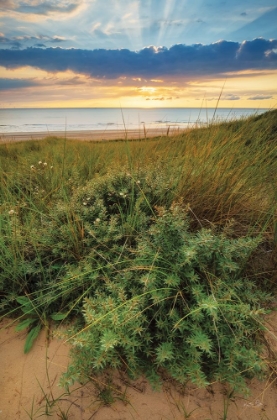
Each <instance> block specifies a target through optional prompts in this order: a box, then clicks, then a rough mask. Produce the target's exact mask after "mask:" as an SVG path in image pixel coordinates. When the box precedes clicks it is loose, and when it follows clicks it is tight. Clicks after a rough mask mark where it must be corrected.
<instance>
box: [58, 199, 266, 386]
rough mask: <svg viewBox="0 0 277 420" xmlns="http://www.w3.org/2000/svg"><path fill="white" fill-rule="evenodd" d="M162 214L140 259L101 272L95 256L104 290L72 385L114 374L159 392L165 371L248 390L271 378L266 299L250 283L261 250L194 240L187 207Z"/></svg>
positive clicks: (91, 301)
mask: <svg viewBox="0 0 277 420" xmlns="http://www.w3.org/2000/svg"><path fill="white" fill-rule="evenodd" d="M156 212H157V214H156V218H155V221H153V223H152V224H151V225H150V226H149V227H148V228H147V229H145V230H144V231H143V232H142V233H141V234H140V235H139V237H138V240H137V246H136V250H135V257H133V258H129V259H126V258H124V259H123V260H122V261H121V264H119V262H120V257H119V256H118V258H117V259H116V260H114V259H113V261H107V263H106V265H105V264H103V260H102V269H101V272H100V271H98V272H96V271H95V270H94V269H93V267H95V256H93V257H92V259H91V261H90V256H89V255H88V256H87V260H86V262H87V264H89V262H91V272H92V273H93V276H94V281H93V284H94V286H93V288H92V289H91V292H90V297H87V298H86V299H85V304H84V310H83V312H84V318H85V322H86V324H85V327H84V328H83V329H82V330H81V331H76V332H73V331H72V332H71V335H72V337H71V340H70V342H71V343H72V345H73V350H72V357H73V360H72V364H71V366H70V367H69V369H68V372H67V373H66V374H65V375H64V378H63V381H62V382H63V384H67V385H68V384H70V383H71V382H72V381H74V380H80V381H83V380H85V379H87V378H88V377H90V376H91V375H93V374H95V373H99V372H101V371H103V369H105V368H109V367H112V368H123V369H125V370H126V371H127V372H128V373H129V374H130V375H131V376H134V377H135V376H137V375H140V374H142V373H144V374H146V376H147V377H148V379H149V380H150V381H152V383H153V384H155V383H157V381H158V380H159V376H160V374H161V372H162V371H164V370H165V371H166V372H167V373H168V374H169V375H171V376H172V377H173V378H174V379H176V380H178V381H179V382H181V383H185V382H187V381H188V380H191V381H192V382H194V383H195V384H197V385H198V386H205V385H207V384H208V383H210V382H211V381H214V380H220V381H226V382H229V383H230V384H232V385H233V386H234V387H236V388H238V389H243V387H244V379H243V378H245V377H252V376H253V375H258V376H259V375H261V374H262V373H263V370H264V363H263V360H262V359H261V357H260V345H259V344H260V342H261V341H260V336H259V331H261V323H260V318H261V315H262V314H263V313H264V310H263V309H261V308H260V302H261V301H262V300H263V298H264V299H265V298H266V296H265V295H264V296H263V295H262V294H261V291H260V290H258V289H257V288H256V287H255V284H254V283H253V280H251V281H250V280H249V279H247V277H246V276H245V275H244V268H245V264H246V262H247V260H248V258H249V256H250V254H251V253H252V252H253V250H254V249H255V248H256V247H257V245H258V243H259V240H258V239H255V238H250V237H246V238H239V239H232V238H228V237H227V236H226V234H225V233H224V232H221V233H217V232H213V231H212V230H207V229H201V230H200V231H199V232H197V233H194V232H190V231H189V221H188V218H187V216H186V215H185V212H184V209H182V208H181V207H179V206H177V205H173V206H172V207H171V208H170V209H165V208H164V207H160V208H157V209H156ZM110 222H112V218H111V219H110ZM99 223H100V222H99ZM106 228H107V226H106Z"/></svg>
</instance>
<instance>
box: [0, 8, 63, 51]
mask: <svg viewBox="0 0 277 420" xmlns="http://www.w3.org/2000/svg"><path fill="white" fill-rule="evenodd" d="M0 1H1V0H0ZM38 41H39V42H38ZM40 41H43V42H44V43H61V42H65V41H66V39H65V38H64V37H61V36H58V35H54V36H53V37H50V36H48V35H37V36H31V35H18V36H13V37H11V38H7V37H6V36H5V35H4V34H3V33H0V44H3V45H6V46H8V47H12V48H13V49H20V48H24V46H25V47H26V46H34V47H39V48H44V47H46V45H45V44H43V43H42V42H40ZM34 42H35V43H34Z"/></svg>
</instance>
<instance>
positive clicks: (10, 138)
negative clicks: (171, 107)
mask: <svg viewBox="0 0 277 420" xmlns="http://www.w3.org/2000/svg"><path fill="white" fill-rule="evenodd" d="M182 131H183V130H182ZM180 132H181V131H179V129H178V128H175V127H166V128H150V129H147V130H145V131H144V130H127V131H124V130H89V131H88V130H87V131H66V132H65V131H48V132H47V131H42V132H37V133H32V132H26V133H23V132H21V133H20V132H18V133H17V132H14V133H0V143H9V142H16V141H28V140H42V139H45V138H47V137H58V138H67V139H70V140H83V141H102V140H103V141H105V140H106V141H107V140H119V139H129V140H130V139H144V138H149V137H159V136H172V135H176V134H179V133H180Z"/></svg>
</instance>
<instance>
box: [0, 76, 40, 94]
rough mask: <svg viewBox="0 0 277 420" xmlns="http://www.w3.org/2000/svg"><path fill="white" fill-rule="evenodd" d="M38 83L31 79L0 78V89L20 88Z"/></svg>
mask: <svg viewBox="0 0 277 420" xmlns="http://www.w3.org/2000/svg"><path fill="white" fill-rule="evenodd" d="M37 85H38V83H36V82H34V81H33V80H31V79H29V80H28V79H27V80H26V79H4V78H3V79H0V91H3V90H10V89H20V88H25V87H31V86H37Z"/></svg>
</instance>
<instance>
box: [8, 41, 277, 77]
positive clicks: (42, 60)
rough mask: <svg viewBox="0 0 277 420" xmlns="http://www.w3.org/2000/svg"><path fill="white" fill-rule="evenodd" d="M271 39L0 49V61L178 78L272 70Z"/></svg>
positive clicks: (275, 44)
mask: <svg viewBox="0 0 277 420" xmlns="http://www.w3.org/2000/svg"><path fill="white" fill-rule="evenodd" d="M276 48H277V40H266V39H262V38H257V39H254V40H253V41H244V42H242V43H238V42H230V41H219V42H216V43H214V44H210V45H203V44H195V45H191V46H187V45H184V44H176V45H173V46H172V47H171V48H165V47H159V48H156V47H153V46H150V47H147V48H143V49H142V50H140V51H130V50H128V49H120V50H106V49H98V50H81V49H63V48H60V47H57V48H46V49H41V48H26V49H24V50H17V51H12V50H7V49H6V50H3V49H2V50H0V62H1V65H2V66H4V67H6V68H8V69H13V68H19V67H22V66H26V65H29V66H33V67H36V68H40V69H43V70H46V71H49V72H58V71H66V70H71V71H73V72H75V73H81V74H85V75H88V76H91V77H94V78H99V79H115V78H118V77H120V76H126V77H142V78H155V77H166V76H169V77H170V76H174V77H183V76H186V75H191V74H193V75H199V76H201V75H206V76H208V75H215V74H222V73H226V72H232V71H240V70H257V69H260V70H265V69H277V53H276Z"/></svg>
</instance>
